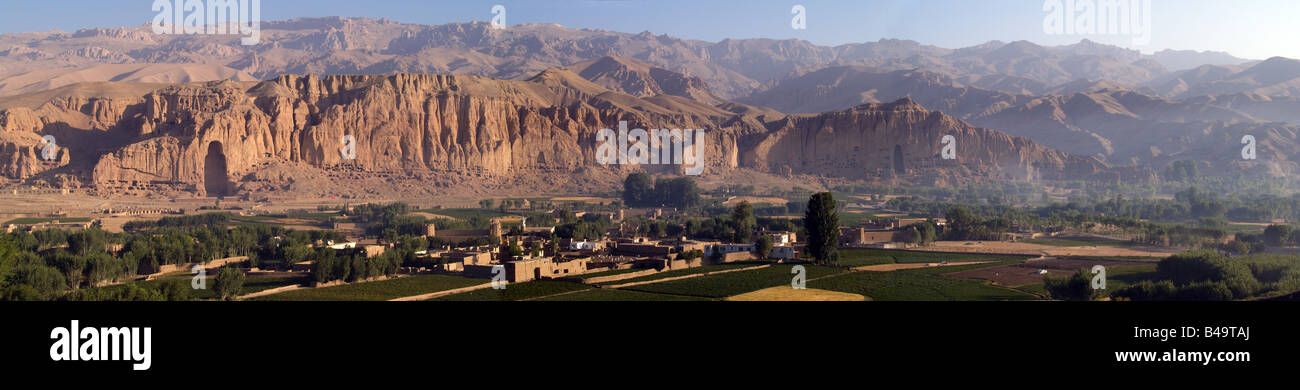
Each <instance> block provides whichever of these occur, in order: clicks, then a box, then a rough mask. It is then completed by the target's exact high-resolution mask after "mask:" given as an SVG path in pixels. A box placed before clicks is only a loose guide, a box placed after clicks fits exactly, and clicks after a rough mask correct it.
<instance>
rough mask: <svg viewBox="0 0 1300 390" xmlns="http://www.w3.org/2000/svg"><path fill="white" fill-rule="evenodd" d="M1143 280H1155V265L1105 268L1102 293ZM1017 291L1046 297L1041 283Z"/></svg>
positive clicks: (1117, 289) (1019, 288) (1108, 293)
mask: <svg viewBox="0 0 1300 390" xmlns="http://www.w3.org/2000/svg"><path fill="white" fill-rule="evenodd" d="M1070 275H1073V273H1070V274H1066V275H1058V276H1057V277H1060V276H1066V277H1068V276H1070ZM1143 280H1152V281H1154V280H1156V266H1155V264H1152V265H1139V266H1132V267H1111V268H1106V290H1105V291H1103V293H1104V294H1105V295H1110V294H1112V293H1114V292H1116V291H1119V290H1120V289H1122V288H1125V287H1128V286H1132V285H1134V284H1137V283H1141V282H1142V281H1143ZM1017 289H1018V290H1024V291H1028V292H1033V293H1038V294H1042V295H1043V296H1047V290H1046V289H1044V288H1043V284H1042V283H1038V284H1031V285H1027V286H1020V287H1017Z"/></svg>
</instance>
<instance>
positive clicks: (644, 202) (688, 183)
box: [623, 172, 700, 209]
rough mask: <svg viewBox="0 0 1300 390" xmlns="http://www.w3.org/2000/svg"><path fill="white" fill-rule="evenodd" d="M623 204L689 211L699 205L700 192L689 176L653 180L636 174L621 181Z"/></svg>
mask: <svg viewBox="0 0 1300 390" xmlns="http://www.w3.org/2000/svg"><path fill="white" fill-rule="evenodd" d="M623 203H626V204H627V205H628V206H631V207H676V208H679V209H689V208H694V207H696V206H699V205H700V190H699V188H698V187H697V186H696V184H695V180H694V179H691V178H690V177H689V176H683V177H677V178H662V177H661V178H657V179H655V178H652V177H651V176H650V174H648V173H641V172H638V173H633V174H630V175H628V176H627V178H626V179H625V180H624V181H623Z"/></svg>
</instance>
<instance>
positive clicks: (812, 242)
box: [803, 192, 840, 264]
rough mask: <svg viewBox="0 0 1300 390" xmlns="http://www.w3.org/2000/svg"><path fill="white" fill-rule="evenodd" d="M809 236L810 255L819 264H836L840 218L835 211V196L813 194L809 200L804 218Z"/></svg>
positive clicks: (804, 224) (827, 193) (825, 193)
mask: <svg viewBox="0 0 1300 390" xmlns="http://www.w3.org/2000/svg"><path fill="white" fill-rule="evenodd" d="M803 226H804V229H805V230H807V236H808V240H807V241H808V253H809V254H810V255H811V256H812V258H813V260H814V261H815V262H816V263H818V264H831V263H834V262H835V261H836V260H837V259H838V257H839V253H838V251H837V245H839V241H840V216H839V213H837V212H836V211H835V195H832V194H831V193H829V192H822V193H817V194H813V196H812V197H810V198H809V199H808V211H807V213H805V214H804V218H803Z"/></svg>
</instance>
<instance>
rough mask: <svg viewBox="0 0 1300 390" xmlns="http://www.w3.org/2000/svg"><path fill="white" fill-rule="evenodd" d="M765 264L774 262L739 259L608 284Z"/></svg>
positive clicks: (644, 280) (645, 280)
mask: <svg viewBox="0 0 1300 390" xmlns="http://www.w3.org/2000/svg"><path fill="white" fill-rule="evenodd" d="M763 264H772V263H771V262H766V261H737V262H734V263H727V264H718V265H706V266H703V267H695V268H687V269H679V270H672V271H664V272H660V273H657V274H654V275H646V276H641V277H636V278H632V279H625V280H619V281H615V282H609V283H606V284H624V283H635V282H647V281H651V280H659V279H667V278H673V277H678V276H686V275H694V274H702V273H709V272H716V271H726V270H729V269H739V268H747V267H753V266H759V265H763Z"/></svg>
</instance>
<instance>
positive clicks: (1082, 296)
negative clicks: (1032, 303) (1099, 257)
mask: <svg viewBox="0 0 1300 390" xmlns="http://www.w3.org/2000/svg"><path fill="white" fill-rule="evenodd" d="M1089 275H1091V273H1090V272H1088V270H1086V269H1080V270H1078V271H1075V272H1074V275H1071V276H1070V277H1068V278H1054V277H1052V276H1050V275H1048V276H1044V277H1043V288H1044V289H1045V290H1047V295H1048V296H1049V297H1051V298H1053V299H1060V300H1064V301H1091V300H1094V299H1097V297H1099V296H1100V295H1101V294H1100V293H1099V292H1098V291H1097V290H1093V289H1092V279H1091V277H1090V276H1089Z"/></svg>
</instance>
